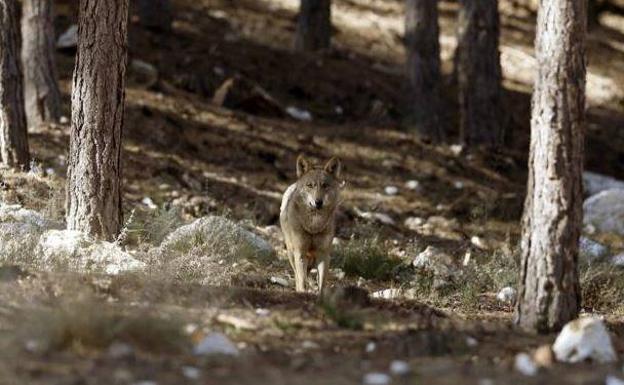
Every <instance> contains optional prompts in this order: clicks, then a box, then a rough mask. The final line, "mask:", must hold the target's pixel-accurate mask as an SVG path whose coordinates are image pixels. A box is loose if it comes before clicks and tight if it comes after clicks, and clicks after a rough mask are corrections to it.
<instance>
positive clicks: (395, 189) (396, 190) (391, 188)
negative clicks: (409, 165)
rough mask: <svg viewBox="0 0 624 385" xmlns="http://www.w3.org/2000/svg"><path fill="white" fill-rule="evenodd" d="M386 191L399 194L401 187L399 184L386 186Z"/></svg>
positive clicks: (389, 193)
mask: <svg viewBox="0 0 624 385" xmlns="http://www.w3.org/2000/svg"><path fill="white" fill-rule="evenodd" d="M384 193H385V194H386V195H391V196H392V195H397V194H398V193H399V188H398V187H397V186H386V187H384Z"/></svg>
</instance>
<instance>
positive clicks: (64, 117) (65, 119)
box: [59, 115, 69, 124]
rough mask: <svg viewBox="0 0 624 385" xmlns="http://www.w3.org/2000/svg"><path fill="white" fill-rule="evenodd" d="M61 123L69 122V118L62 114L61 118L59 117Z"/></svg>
mask: <svg viewBox="0 0 624 385" xmlns="http://www.w3.org/2000/svg"><path fill="white" fill-rule="evenodd" d="M59 123H61V124H68V123H69V118H68V117H67V116H65V115H63V116H61V119H59Z"/></svg>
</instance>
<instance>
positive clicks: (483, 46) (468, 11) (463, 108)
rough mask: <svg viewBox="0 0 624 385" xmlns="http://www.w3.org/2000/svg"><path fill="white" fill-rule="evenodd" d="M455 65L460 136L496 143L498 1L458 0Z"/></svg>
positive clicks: (465, 139)
mask: <svg viewBox="0 0 624 385" xmlns="http://www.w3.org/2000/svg"><path fill="white" fill-rule="evenodd" d="M460 5H461V7H460V11H459V17H458V39H457V44H458V45H457V51H456V58H455V64H456V66H457V68H456V75H457V85H458V87H459V109H460V111H459V112H460V139H461V141H462V142H463V143H465V144H467V145H479V144H483V145H487V146H492V145H497V144H500V143H501V142H502V140H503V138H504V135H503V128H502V123H501V121H502V120H501V115H502V111H501V78H502V74H501V65H500V53H499V50H498V40H499V33H500V31H499V29H500V26H499V16H498V0H460Z"/></svg>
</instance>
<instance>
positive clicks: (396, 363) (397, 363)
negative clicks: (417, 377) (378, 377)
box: [390, 360, 410, 376]
mask: <svg viewBox="0 0 624 385" xmlns="http://www.w3.org/2000/svg"><path fill="white" fill-rule="evenodd" d="M409 372H410V366H409V364H408V363H407V362H405V361H401V360H393V361H392V362H391V363H390V373H391V374H392V375H394V376H405V375H407V374H408V373H409Z"/></svg>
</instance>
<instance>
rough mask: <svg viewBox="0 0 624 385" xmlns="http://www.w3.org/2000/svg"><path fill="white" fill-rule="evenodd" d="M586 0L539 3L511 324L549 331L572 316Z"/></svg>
mask: <svg viewBox="0 0 624 385" xmlns="http://www.w3.org/2000/svg"><path fill="white" fill-rule="evenodd" d="M586 21H587V19H586V0H541V2H540V7H539V11H538V21H537V23H538V24H537V37H536V55H537V63H538V73H537V78H536V81H535V87H534V91H533V107H532V109H533V111H532V117H531V152H530V156H529V181H528V191H527V197H526V201H525V209H524V210H525V211H524V217H523V221H522V222H523V223H522V245H521V246H522V247H521V248H522V271H521V286H520V292H519V299H518V305H517V309H516V310H517V311H516V322H517V323H518V324H519V326H520V327H522V328H523V329H525V330H531V331H537V332H549V331H553V330H556V329H559V328H561V327H562V326H563V325H564V324H565V323H566V322H567V321H570V320H571V319H573V318H575V317H576V316H577V314H578V311H579V307H580V288H579V278H578V272H577V260H578V241H579V236H580V232H581V222H582V202H583V199H582V198H583V197H582V179H581V174H582V168H583V134H584V124H585V23H586Z"/></svg>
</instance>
